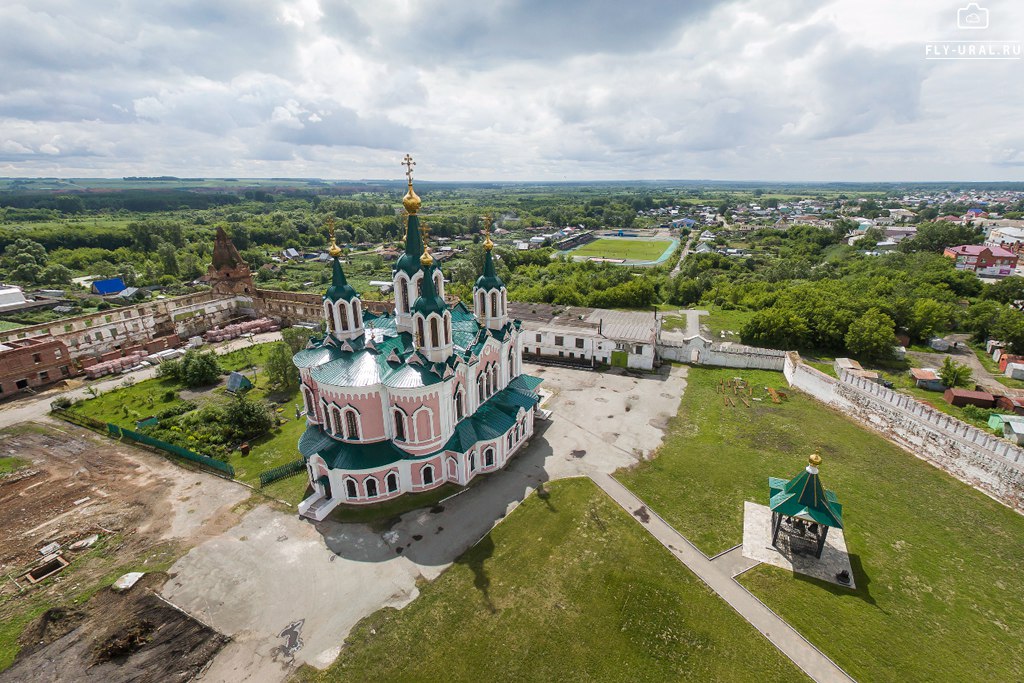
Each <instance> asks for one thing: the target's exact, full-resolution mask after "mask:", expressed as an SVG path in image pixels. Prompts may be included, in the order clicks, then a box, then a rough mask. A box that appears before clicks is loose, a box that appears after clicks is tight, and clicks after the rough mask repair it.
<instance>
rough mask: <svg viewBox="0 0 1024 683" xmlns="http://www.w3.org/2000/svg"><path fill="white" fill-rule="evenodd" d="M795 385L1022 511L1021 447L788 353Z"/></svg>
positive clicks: (789, 376) (906, 397) (1023, 452)
mask: <svg viewBox="0 0 1024 683" xmlns="http://www.w3.org/2000/svg"><path fill="white" fill-rule="evenodd" d="M783 372H784V374H785V376H786V379H787V380H788V381H789V384H790V386H793V387H796V388H797V389H800V390H802V391H804V392H806V393H808V394H810V395H811V396H813V397H815V398H817V399H818V400H820V401H822V402H824V403H827V404H829V405H831V406H833V407H835V408H838V409H839V410H842V411H843V412H844V413H846V414H848V415H850V416H851V417H853V418H854V419H856V420H858V421H860V422H862V423H864V424H866V425H867V426H869V427H871V428H872V429H874V430H876V431H878V432H880V433H881V434H883V435H885V436H886V437H888V438H889V439H891V440H892V441H894V442H895V443H897V444H899V445H900V446H902V447H903V448H905V449H907V450H908V451H910V452H911V453H913V454H915V455H917V456H918V457H920V458H923V459H924V460H927V461H928V462H930V463H932V464H934V465H935V466H937V467H940V468H942V469H943V470H945V471H947V472H949V473H950V474H951V475H953V476H954V477H956V478H957V479H960V480H961V481H963V482H966V483H968V484H971V485H972V486H976V487H978V488H980V489H982V490H983V491H985V492H987V493H988V494H989V495H991V496H992V497H994V498H996V499H998V500H1000V501H1002V502H1003V503H1005V504H1006V505H1009V506H1011V507H1014V508H1016V509H1018V510H1020V509H1024V449H1021V448H1020V447H1018V446H1016V445H1014V444H1012V443H1010V442H1008V441H1005V440H1003V439H999V438H996V437H994V436H992V435H991V434H988V433H986V432H984V431H982V430H980V429H977V428H975V427H973V426H971V425H969V424H967V423H965V422H961V421H960V420H957V419H956V418H953V417H951V416H949V415H946V414H945V413H942V412H940V411H938V410H935V409H934V408H931V407H929V406H926V405H924V404H922V403H919V402H917V401H916V400H915V399H914V398H913V397H911V396H909V395H907V394H901V393H898V392H895V391H892V390H891V389H886V388H885V387H883V386H881V385H879V384H876V383H875V382H870V381H868V380H865V379H863V378H861V377H855V376H853V375H851V374H849V373H845V372H844V373H843V374H842V376H841V379H839V380H837V379H834V378H832V377H829V376H828V375H826V374H824V373H822V372H819V371H818V370H815V369H814V368H812V367H809V366H807V365H805V364H804V363H803V362H802V361H801V360H800V356H799V355H798V354H796V353H790V354H788V355H787V358H786V364H785V368H784V369H783Z"/></svg>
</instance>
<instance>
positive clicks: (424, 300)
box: [412, 266, 448, 315]
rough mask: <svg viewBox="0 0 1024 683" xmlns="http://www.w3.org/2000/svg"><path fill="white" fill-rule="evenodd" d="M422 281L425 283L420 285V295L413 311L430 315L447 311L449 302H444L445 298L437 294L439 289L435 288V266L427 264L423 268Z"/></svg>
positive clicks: (413, 306) (414, 303)
mask: <svg viewBox="0 0 1024 683" xmlns="http://www.w3.org/2000/svg"><path fill="white" fill-rule="evenodd" d="M422 282H423V284H422V285H421V286H420V295H419V297H417V299H416V301H415V302H413V305H412V310H413V312H414V313H422V314H423V315H430V314H431V313H443V312H444V311H447V310H448V304H446V303H445V302H444V299H442V298H441V297H440V296H438V295H437V290H436V289H434V266H426V267H424V268H423V280H422Z"/></svg>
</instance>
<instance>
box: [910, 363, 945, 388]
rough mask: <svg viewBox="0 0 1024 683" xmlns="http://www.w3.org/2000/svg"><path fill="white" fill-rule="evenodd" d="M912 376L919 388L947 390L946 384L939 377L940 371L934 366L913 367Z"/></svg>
mask: <svg viewBox="0 0 1024 683" xmlns="http://www.w3.org/2000/svg"><path fill="white" fill-rule="evenodd" d="M910 376H911V378H912V379H913V380H914V385H915V386H917V388H918V389H926V390H928V391H945V390H946V385H945V384H943V383H942V379H940V378H939V373H937V372H936V371H935V369H934V368H911V369H910Z"/></svg>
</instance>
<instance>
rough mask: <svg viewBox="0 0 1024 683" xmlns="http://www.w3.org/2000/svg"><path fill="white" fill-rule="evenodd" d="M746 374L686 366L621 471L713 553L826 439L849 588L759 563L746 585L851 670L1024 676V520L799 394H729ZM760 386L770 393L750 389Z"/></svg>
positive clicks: (735, 538) (759, 375) (756, 380)
mask: <svg viewBox="0 0 1024 683" xmlns="http://www.w3.org/2000/svg"><path fill="white" fill-rule="evenodd" d="M735 376H742V377H743V378H744V379H746V380H748V381H750V382H751V384H752V385H754V386H755V387H759V388H760V387H763V386H765V385H770V386H774V387H776V388H784V387H785V380H784V378H783V377H782V375H781V374H779V373H771V372H755V371H745V370H744V371H740V370H735V369H729V370H706V369H700V368H692V369H691V370H690V374H689V385H688V386H687V389H686V392H685V394H684V396H683V400H682V403H681V406H680V413H679V416H678V417H677V418H676V419H675V420H674V421H673V422H672V424H671V425H670V428H669V433H668V434H667V436H666V440H665V443H664V444H663V446H662V448H661V449H660V450H659V451H658V455H657V457H656V458H655V459H654V460H653V461H651V462H648V463H644V464H643V465H641V466H640V467H639V468H637V469H636V470H633V471H629V472H624V473H621V474H620V477H619V478H620V479H621V480H622V481H623V482H624V483H625V484H626V485H627V486H629V487H630V488H631V489H632V490H633V491H634V492H636V493H637V495H639V496H640V497H641V498H643V499H644V500H645V502H647V503H648V504H649V505H650V506H651V507H652V508H653V509H654V510H656V511H657V512H658V513H659V514H661V515H662V516H663V517H665V518H666V519H667V520H668V521H669V522H670V523H671V524H673V525H674V526H675V527H676V528H677V529H679V530H680V531H681V532H682V533H683V534H684V535H686V536H687V537H688V538H690V540H692V541H694V542H695V543H696V544H697V546H698V547H700V549H701V550H702V551H703V552H705V553H706V554H708V555H711V554H714V553H717V552H719V551H721V550H724V549H726V548H729V547H732V546H734V545H736V544H738V543H740V541H741V540H742V516H743V512H742V511H743V501H745V500H751V501H755V502H759V503H762V504H766V502H767V494H768V487H767V477H768V476H780V477H792V476H794V475H796V474H797V473H798V472H799V471H800V469H801V468H802V467H803V466H804V464H805V463H806V458H807V456H808V455H809V454H810V453H811V452H812V451H814V450H815V449H820V453H821V454H822V457H823V458H824V463H823V465H822V467H821V476H822V480H823V482H824V484H825V485H826V486H827V487H829V488H831V489H833V490H835V491H836V493H837V495H838V497H839V500H840V502H841V503H842V504H843V516H844V521H845V523H846V529H845V533H846V539H847V543H848V546H849V550H850V553H851V561H852V563H853V568H854V572H855V578H856V582H857V586H858V589H857V590H856V591H855V592H851V591H848V590H846V589H840V588H837V587H834V586H831V585H826V584H823V583H821V582H818V581H815V580H812V579H808V578H805V577H799V578H796V577H794V576H792V575H791V574H790V573H788V572H784V571H780V570H777V569H774V568H771V567H759V568H757V569H755V570H752V571H751V572H748V573H747V574H744V575H743V578H742V582H743V583H744V584H745V585H747V586H748V587H749V588H750V589H751V590H752V591H753V592H754V593H755V594H756V595H757V596H758V597H760V598H761V599H762V600H764V601H765V602H766V603H767V604H768V606H769V607H771V608H772V609H774V610H775V611H776V612H778V613H780V614H781V615H782V616H783V617H784V618H785V619H786V620H787V621H789V623H791V624H792V625H793V626H794V627H796V628H797V629H798V630H799V631H800V632H801V633H802V634H803V635H804V636H806V637H807V638H808V639H810V640H811V642H813V643H814V644H816V645H817V646H818V647H820V648H821V649H822V650H823V651H824V652H825V653H826V654H827V655H829V656H830V657H832V659H834V660H835V661H836V662H837V663H838V664H839V665H840V666H842V667H843V668H845V669H846V670H847V671H849V672H850V673H851V674H852V675H853V676H854V677H855V678H857V679H859V680H865V681H869V680H870V681H907V680H914V681H926V680H1000V681H1010V680H1015V681H1016V680H1024V646H1022V645H1021V640H1020V637H1019V635H1020V633H1022V632H1024V605H1022V603H1021V601H1020V600H1018V599H1016V597H1013V598H1011V597H1010V596H1018V595H1020V594H1021V593H1022V592H1024V574H1022V573H1021V572H1020V569H1019V568H1020V566H1021V565H1022V563H1024V517H1022V516H1020V515H1018V514H1016V513H1015V512H1013V511H1012V510H1009V509H1008V508H1006V507H1004V506H1002V505H1000V504H999V503H996V502H995V501H993V500H992V499H990V498H988V497H987V496H985V495H983V494H981V493H979V492H978V491H976V490H974V489H972V488H971V487H969V486H967V485H965V484H962V483H960V482H959V481H956V480H955V479H953V478H952V477H950V476H948V475H946V474H945V473H943V472H942V471H940V470H938V469H936V468H934V467H932V466H931V465H928V464H926V463H925V462H923V461H921V460H919V459H917V458H915V457H913V456H911V455H910V454H908V453H906V452H905V451H903V450H901V449H899V448H897V447H896V446H894V445H892V444H891V443H889V442H888V441H885V440H884V439H882V438H881V437H879V436H877V435H875V434H873V433H871V432H868V431H865V430H863V429H861V428H860V427H858V426H857V425H856V424H854V423H853V422H851V421H849V420H847V419H846V418H844V417H843V416H841V415H840V414H838V413H836V412H833V411H831V410H829V409H826V408H824V407H823V406H821V405H820V404H819V403H817V402H815V401H814V400H813V399H811V398H809V397H807V396H805V395H803V394H801V393H799V392H796V391H790V392H789V396H790V397H789V400H788V401H787V402H785V403H783V404H781V405H774V404H772V403H770V402H767V401H762V402H755V403H753V404H752V407H751V408H746V407H743V406H742V404H741V405H740V406H739V407H736V408H731V407H726V406H725V405H724V404H723V400H722V397H721V396H720V395H719V394H718V393H717V391H716V387H717V385H718V382H719V381H720V380H722V379H729V378H732V377H735ZM758 393H760V394H763V393H764V392H763V390H760V391H758V392H755V396H756V395H758Z"/></svg>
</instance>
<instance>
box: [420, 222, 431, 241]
mask: <svg viewBox="0 0 1024 683" xmlns="http://www.w3.org/2000/svg"><path fill="white" fill-rule="evenodd" d="M420 237H422V238H423V244H426V243H427V240H428V239H430V226H428V225H427V222H426V221H421V222H420Z"/></svg>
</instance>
